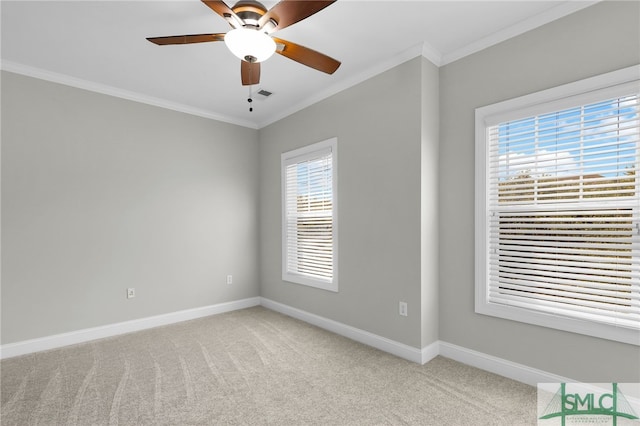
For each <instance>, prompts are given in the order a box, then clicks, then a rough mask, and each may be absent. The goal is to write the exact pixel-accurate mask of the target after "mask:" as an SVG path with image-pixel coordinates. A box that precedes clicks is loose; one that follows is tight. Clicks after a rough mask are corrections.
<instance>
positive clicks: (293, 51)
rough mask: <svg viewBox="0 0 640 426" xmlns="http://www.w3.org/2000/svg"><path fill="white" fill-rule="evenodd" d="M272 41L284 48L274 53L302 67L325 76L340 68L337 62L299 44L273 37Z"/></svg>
mask: <svg viewBox="0 0 640 426" xmlns="http://www.w3.org/2000/svg"><path fill="white" fill-rule="evenodd" d="M273 40H274V41H275V42H276V44H278V45H283V46H284V48H283V49H277V50H276V53H279V54H281V55H282V56H286V57H287V58H289V59H293V60H294V61H296V62H299V63H301V64H302V65H306V66H308V67H311V68H314V69H317V70H318V71H322V72H325V73H327V74H333V73H334V72H335V71H336V70H337V69H338V67H339V66H340V62H339V61H336V60H335V59H333V58H331V57H329V56H327V55H324V54H322V53H320V52H316V51H315V50H311V49H309V48H308V47H304V46H300V45H299V44H295V43H292V42H290V41H286V40H282V39H281V38H276V37H273Z"/></svg>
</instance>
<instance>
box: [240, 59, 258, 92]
mask: <svg viewBox="0 0 640 426" xmlns="http://www.w3.org/2000/svg"><path fill="white" fill-rule="evenodd" d="M240 75H241V76H242V85H243V86H250V85H252V84H258V83H260V62H253V63H251V62H247V61H241V62H240Z"/></svg>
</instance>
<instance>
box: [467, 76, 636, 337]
mask: <svg viewBox="0 0 640 426" xmlns="http://www.w3.org/2000/svg"><path fill="white" fill-rule="evenodd" d="M639 85H640V65H635V66H632V67H628V68H624V69H621V70H617V71H613V72H610V73H606V74H602V75H599V76H596V77H592V78H588V79H585V80H580V81H577V82H574V83H569V84H565V85H562V86H558V87H555V88H552V89H548V90H544V91H541V92H536V93H533V94H530V95H526V96H522V97H518V98H514V99H510V100H507V101H503V102H499V103H496V104H492V105H488V106H484V107H480V108H477V109H476V110H475V271H474V273H475V312H476V313H478V314H483V315H489V316H493V317H498V318H504V319H509V320H513V321H518V322H523V323H527V324H533V325H538V326H543V327H548V328H553V329H557V330H563V331H569V332H574V333H579V334H584V335H588V336H593V337H599V338H603V339H608V340H614V341H619V342H624V343H629V344H633V345H640V330H637V329H633V328H627V327H621V326H616V325H612V324H605V323H600V322H595V321H591V320H588V319H585V318H575V317H567V316H562V315H557V314H552V313H547V312H542V311H536V310H532V309H527V308H520V307H515V306H509V305H504V304H497V303H492V302H491V301H489V286H490V282H489V249H488V245H489V241H490V240H489V231H490V226H489V219H490V218H489V214H490V213H489V208H488V207H489V206H488V195H489V194H488V192H489V186H488V182H489V170H488V169H489V167H488V164H489V148H490V146H489V139H488V129H489V128H490V127H491V126H495V125H498V124H500V123H504V122H508V121H512V120H517V119H522V118H526V117H533V116H537V115H541V114H545V113H549V112H553V111H558V110H562V109H564V108H570V107H572V106H575V105H576V101H578V102H580V103H581V104H582V105H586V104H588V103H590V102H598V101H600V100H604V99H606V97H607V96H608V97H611V98H613V97H616V96H623V95H627V94H629V90H630V89H631V90H638V86H639ZM603 93H606V94H603ZM603 96H605V98H603Z"/></svg>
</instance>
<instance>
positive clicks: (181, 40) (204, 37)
mask: <svg viewBox="0 0 640 426" xmlns="http://www.w3.org/2000/svg"><path fill="white" fill-rule="evenodd" d="M224 36H225V35H224V33H218V34H191V35H179V36H168V37H147V40H149V41H150V42H151V43H155V44H157V45H159V46H164V45H167V44H189V43H206V42H209V41H224Z"/></svg>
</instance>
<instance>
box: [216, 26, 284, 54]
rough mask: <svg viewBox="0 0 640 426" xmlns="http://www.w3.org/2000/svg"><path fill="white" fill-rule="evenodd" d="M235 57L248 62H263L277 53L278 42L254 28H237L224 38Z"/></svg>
mask: <svg viewBox="0 0 640 426" xmlns="http://www.w3.org/2000/svg"><path fill="white" fill-rule="evenodd" d="M224 42H225V44H226V45H227V47H228V48H229V50H230V51H231V53H233V54H234V55H236V56H237V57H238V58H240V59H242V60H243V61H247V62H262V61H265V60H267V59H269V58H270V57H271V55H273V54H274V52H275V51H276V42H275V41H273V39H272V38H271V37H269V36H268V35H267V34H265V33H263V32H261V31H258V30H257V29H252V28H236V29H233V30H231V31H229V32H228V33H227V34H225V36H224Z"/></svg>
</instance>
